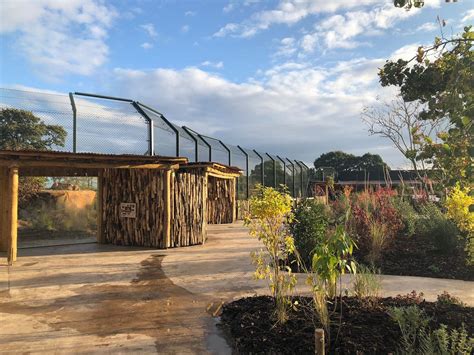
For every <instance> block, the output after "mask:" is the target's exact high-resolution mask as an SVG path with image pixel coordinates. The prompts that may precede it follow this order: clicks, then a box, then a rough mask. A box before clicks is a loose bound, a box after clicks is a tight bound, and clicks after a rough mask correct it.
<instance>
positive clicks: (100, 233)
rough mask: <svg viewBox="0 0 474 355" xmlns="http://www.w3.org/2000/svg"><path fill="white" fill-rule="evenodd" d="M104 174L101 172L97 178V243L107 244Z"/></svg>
mask: <svg viewBox="0 0 474 355" xmlns="http://www.w3.org/2000/svg"><path fill="white" fill-rule="evenodd" d="M103 179H104V178H103V173H102V171H100V172H99V176H98V177H97V194H96V204H97V205H96V208H97V243H99V244H105V243H107V240H106V238H105V235H104V221H103V219H104V213H103V209H104V201H103V191H104V189H103V183H104V182H103Z"/></svg>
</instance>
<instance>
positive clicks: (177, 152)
mask: <svg viewBox="0 0 474 355" xmlns="http://www.w3.org/2000/svg"><path fill="white" fill-rule="evenodd" d="M137 104H138V105H139V106H140V107H144V108H146V109H147V110H149V111H151V112H153V113H155V114H157V115H158V116H159V117H160V118H161V120H162V121H163V122H164V123H165V124H166V125H167V126H168V127H169V128H171V130H172V131H173V132H174V134H175V136H176V138H175V140H176V156H177V157H179V155H180V150H179V131H178V129H177V128H176V127H175V126H174V125H173V124H172V123H171V122H170V121H168V119H167V118H166V117H165V116H164V115H163V114H162V113H161V112H159V111H157V110H155V109H154V108H151V107H149V106H147V105H145V104H142V103H141V102H138V101H137Z"/></svg>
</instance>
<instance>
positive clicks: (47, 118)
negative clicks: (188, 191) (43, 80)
mask: <svg viewBox="0 0 474 355" xmlns="http://www.w3.org/2000/svg"><path fill="white" fill-rule="evenodd" d="M7 108H14V109H20V110H27V111H30V112H32V113H33V114H34V115H35V116H37V117H39V118H40V119H41V120H42V121H43V122H44V123H45V124H48V125H59V126H61V127H63V129H64V130H65V131H66V133H67V136H66V140H65V144H64V146H57V147H53V148H54V150H59V151H70V152H88V153H105V154H140V155H155V154H156V155H164V156H182V157H186V158H188V159H189V161H194V162H197V161H214V162H218V163H222V164H225V165H231V166H236V167H238V168H240V169H241V170H242V171H243V172H244V174H243V176H241V177H240V178H239V181H238V197H239V199H246V198H248V197H249V196H250V195H252V193H253V192H254V191H255V187H256V185H257V184H262V185H264V186H272V187H278V186H280V185H286V186H287V187H288V190H289V191H290V192H291V194H292V195H293V196H294V197H305V196H307V186H308V180H309V168H308V167H307V166H306V165H305V164H304V163H302V162H301V161H297V160H294V159H289V158H288V157H281V156H277V155H275V154H272V153H267V152H259V151H256V150H254V149H249V148H245V147H241V146H239V145H232V144H228V143H226V142H223V141H221V140H220V139H218V138H214V137H209V136H206V135H204V134H201V133H199V132H196V131H195V130H193V129H192V128H189V127H181V126H178V125H176V124H174V123H172V122H171V121H170V120H168V119H167V118H166V117H165V116H164V115H163V114H162V113H161V112H159V111H158V110H156V109H155V108H153V107H151V106H149V105H145V104H143V103H140V102H138V101H135V100H132V99H127V98H116V97H110V96H103V95H95V94H86V93H78V92H76V93H69V94H58V93H48V92H34V91H25V90H16V89H7V88H0V109H7Z"/></svg>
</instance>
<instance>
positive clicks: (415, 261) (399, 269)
mask: <svg viewBox="0 0 474 355" xmlns="http://www.w3.org/2000/svg"><path fill="white" fill-rule="evenodd" d="M355 254H356V253H355ZM356 258H357V259H359V261H361V259H362V257H361V256H358V255H357V254H356ZM466 258H467V255H466V252H465V251H464V250H463V249H462V248H458V249H457V250H455V251H454V252H453V253H442V252H440V251H439V250H437V249H436V248H435V246H434V245H433V243H432V242H431V241H430V240H429V238H423V237H419V236H413V237H407V236H399V237H397V238H395V240H394V241H393V244H392V245H391V246H390V247H389V248H388V249H387V250H386V252H385V253H384V254H383V256H382V258H381V260H380V262H379V263H378V264H377V265H376V266H377V267H379V268H380V269H381V272H382V274H385V275H403V276H423V277H435V278H443V279H458V280H465V281H474V265H471V266H468V265H466Z"/></svg>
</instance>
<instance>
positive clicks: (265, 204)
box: [245, 186, 296, 324]
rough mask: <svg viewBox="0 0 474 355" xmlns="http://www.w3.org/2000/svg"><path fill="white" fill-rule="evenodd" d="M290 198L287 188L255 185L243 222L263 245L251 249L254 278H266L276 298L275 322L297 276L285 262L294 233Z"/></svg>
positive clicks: (279, 319) (283, 314)
mask: <svg viewBox="0 0 474 355" xmlns="http://www.w3.org/2000/svg"><path fill="white" fill-rule="evenodd" d="M291 207H292V199H291V197H290V195H288V194H287V193H286V192H284V191H283V192H280V191H277V190H276V189H274V188H271V187H262V186H257V194H256V195H255V196H253V197H252V198H251V199H250V208H249V214H248V215H247V217H246V218H245V225H247V226H248V227H249V229H250V235H251V236H252V237H255V238H258V240H260V241H261V242H262V244H263V248H262V249H260V250H259V251H257V252H252V253H251V257H252V261H253V263H254V264H255V266H256V270H255V274H254V276H255V278H256V279H262V280H263V279H265V280H268V285H269V288H270V291H271V294H272V295H273V297H274V300H275V306H276V307H275V308H276V312H275V313H276V318H277V322H278V323H280V324H281V323H285V322H286V320H287V319H288V310H289V309H290V307H291V300H290V298H289V294H290V293H291V291H292V290H293V289H294V287H295V286H296V276H295V275H294V274H293V273H292V272H291V268H290V267H289V266H288V257H289V255H291V254H294V253H295V244H294V240H293V237H292V236H291V235H290V234H289V230H288V225H289V223H291V220H292V218H293V214H292V212H291Z"/></svg>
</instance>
